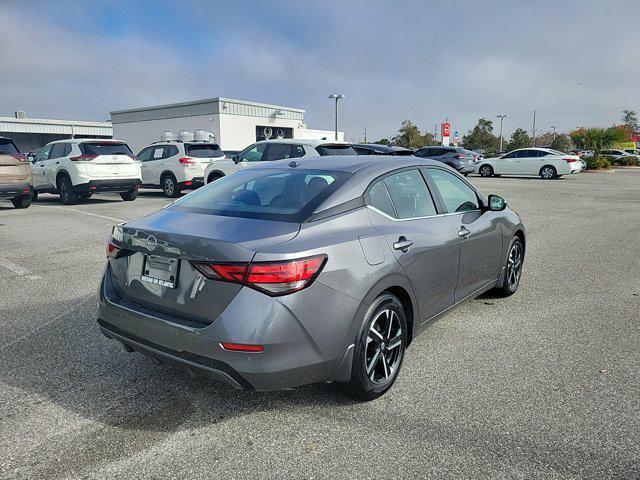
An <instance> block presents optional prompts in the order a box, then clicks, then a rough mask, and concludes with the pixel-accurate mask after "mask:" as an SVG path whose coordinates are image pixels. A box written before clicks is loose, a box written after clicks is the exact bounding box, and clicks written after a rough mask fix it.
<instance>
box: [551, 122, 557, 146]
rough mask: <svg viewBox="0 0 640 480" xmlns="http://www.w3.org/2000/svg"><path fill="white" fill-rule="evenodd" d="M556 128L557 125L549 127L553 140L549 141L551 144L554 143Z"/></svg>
mask: <svg viewBox="0 0 640 480" xmlns="http://www.w3.org/2000/svg"><path fill="white" fill-rule="evenodd" d="M556 128H558V126H557V125H551V130H553V140H551V143H553V142H555V141H556Z"/></svg>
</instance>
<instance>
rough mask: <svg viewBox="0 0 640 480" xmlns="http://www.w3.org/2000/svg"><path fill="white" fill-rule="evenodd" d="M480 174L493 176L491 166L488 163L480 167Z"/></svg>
mask: <svg viewBox="0 0 640 480" xmlns="http://www.w3.org/2000/svg"><path fill="white" fill-rule="evenodd" d="M480 175H481V176H483V177H490V176H491V167H489V166H488V165H485V166H483V167H482V168H481V169H480Z"/></svg>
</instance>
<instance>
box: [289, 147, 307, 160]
mask: <svg viewBox="0 0 640 480" xmlns="http://www.w3.org/2000/svg"><path fill="white" fill-rule="evenodd" d="M305 153H306V152H305V151H304V147H303V146H302V145H291V156H290V157H289V158H300V157H304V154H305Z"/></svg>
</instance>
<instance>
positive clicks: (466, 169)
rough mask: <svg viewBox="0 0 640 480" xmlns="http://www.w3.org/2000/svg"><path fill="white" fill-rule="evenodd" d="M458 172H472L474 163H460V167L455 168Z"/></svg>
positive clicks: (474, 168)
mask: <svg viewBox="0 0 640 480" xmlns="http://www.w3.org/2000/svg"><path fill="white" fill-rule="evenodd" d="M457 170H458V172H460V173H462V174H465V173H474V172H475V171H476V165H475V164H473V165H460V168H458V169H457Z"/></svg>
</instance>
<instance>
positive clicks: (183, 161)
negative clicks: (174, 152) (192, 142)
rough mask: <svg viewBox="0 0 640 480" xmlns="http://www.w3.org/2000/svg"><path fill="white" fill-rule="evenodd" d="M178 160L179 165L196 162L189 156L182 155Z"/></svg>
mask: <svg viewBox="0 0 640 480" xmlns="http://www.w3.org/2000/svg"><path fill="white" fill-rule="evenodd" d="M178 161H179V162H180V165H194V164H195V163H196V162H194V161H193V158H191V157H182V158H179V159H178Z"/></svg>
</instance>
